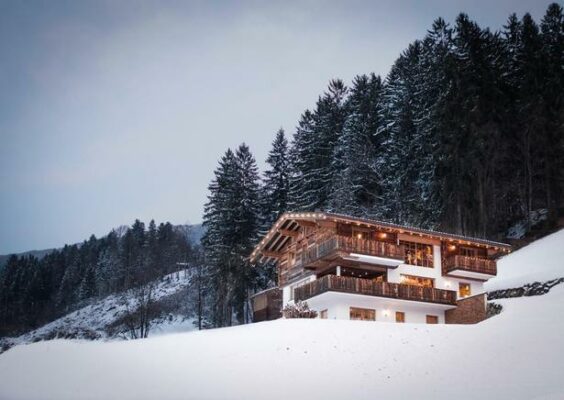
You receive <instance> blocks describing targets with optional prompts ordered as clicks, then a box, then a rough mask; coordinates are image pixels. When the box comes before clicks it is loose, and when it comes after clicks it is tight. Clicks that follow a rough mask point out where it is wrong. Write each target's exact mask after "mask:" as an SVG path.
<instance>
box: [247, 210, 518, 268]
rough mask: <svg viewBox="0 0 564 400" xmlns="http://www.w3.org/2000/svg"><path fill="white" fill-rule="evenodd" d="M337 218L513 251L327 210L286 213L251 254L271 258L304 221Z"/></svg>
mask: <svg viewBox="0 0 564 400" xmlns="http://www.w3.org/2000/svg"><path fill="white" fill-rule="evenodd" d="M324 220H325V221H333V222H343V223H348V224H355V225H358V226H362V225H364V226H368V227H373V228H377V229H384V230H389V231H395V232H399V233H408V234H417V235H419V236H422V237H428V238H433V239H439V240H448V241H452V242H458V243H461V244H472V245H477V246H482V247H486V248H492V249H496V250H497V251H500V252H505V253H507V252H509V251H510V250H511V245H509V244H507V243H501V242H495V241H492V240H487V239H480V238H474V237H468V236H463V235H457V234H454V233H447V232H440V231H433V230H430V229H422V228H416V227H413V226H407V225H398V224H393V223H390V222H384V221H377V220H372V219H367V218H359V217H352V216H350V215H344V214H336V213H327V212H287V213H284V214H283V215H282V216H281V217H280V218H278V221H276V223H275V224H274V225H273V226H272V228H270V230H269V231H268V232H267V234H266V235H265V236H264V238H263V239H262V240H261V241H260V243H259V244H258V245H257V246H256V247H255V249H254V250H253V252H252V254H251V260H255V259H256V258H257V257H258V256H259V254H262V255H263V256H264V257H267V258H268V257H269V256H268V254H269V253H271V252H276V251H278V250H280V249H281V248H283V247H284V246H285V244H286V243H287V242H288V240H289V239H290V238H291V237H292V236H294V234H297V232H298V231H299V227H300V222H302V221H310V222H319V221H324Z"/></svg>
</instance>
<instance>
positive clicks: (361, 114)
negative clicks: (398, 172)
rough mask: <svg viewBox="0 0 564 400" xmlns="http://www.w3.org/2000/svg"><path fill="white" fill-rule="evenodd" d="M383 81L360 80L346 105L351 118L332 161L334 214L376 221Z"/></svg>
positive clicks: (357, 80) (369, 78) (379, 193)
mask: <svg viewBox="0 0 564 400" xmlns="http://www.w3.org/2000/svg"><path fill="white" fill-rule="evenodd" d="M382 90H383V86H382V81H381V79H380V77H377V76H375V75H374V74H371V75H370V76H367V75H362V76H357V77H356V78H355V79H354V81H353V87H352V89H351V91H350V97H349V98H348V101H347V105H346V108H347V111H348V116H347V118H346V120H345V122H344V127H343V132H342V134H341V135H340V137H339V138H338V141H337V145H336V146H335V148H334V154H333V159H332V169H333V183H332V186H331V188H332V189H331V192H330V200H329V204H330V209H331V210H332V211H334V212H338V213H344V214H350V215H356V216H364V217H377V216H380V215H381V212H380V210H379V208H378V206H379V199H380V196H381V194H382V190H381V186H380V180H381V178H382V177H381V175H380V171H379V169H378V168H377V165H376V158H377V156H378V155H379V154H380V153H381V152H382V143H381V140H380V137H379V136H378V134H379V132H380V131H381V130H382V128H383V121H382V118H381V117H382V109H381V108H382V102H383V99H382Z"/></svg>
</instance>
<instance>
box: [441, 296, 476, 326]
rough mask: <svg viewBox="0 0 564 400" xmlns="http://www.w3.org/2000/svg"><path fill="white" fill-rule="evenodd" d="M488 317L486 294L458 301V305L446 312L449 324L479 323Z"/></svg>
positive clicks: (446, 319)
mask: <svg viewBox="0 0 564 400" xmlns="http://www.w3.org/2000/svg"><path fill="white" fill-rule="evenodd" d="M485 319H486V294H485V293H482V294H478V295H476V296H472V297H467V298H465V299H461V300H458V301H457V307H456V308H455V309H452V310H447V311H446V312H445V323H447V324H477V323H478V322H480V321H483V320H485Z"/></svg>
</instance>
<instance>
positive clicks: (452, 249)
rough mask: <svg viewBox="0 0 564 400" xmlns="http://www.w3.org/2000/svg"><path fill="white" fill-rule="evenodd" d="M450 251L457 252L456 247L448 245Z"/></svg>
mask: <svg viewBox="0 0 564 400" xmlns="http://www.w3.org/2000/svg"><path fill="white" fill-rule="evenodd" d="M448 250H449V251H454V250H456V245H454V244H449V245H448Z"/></svg>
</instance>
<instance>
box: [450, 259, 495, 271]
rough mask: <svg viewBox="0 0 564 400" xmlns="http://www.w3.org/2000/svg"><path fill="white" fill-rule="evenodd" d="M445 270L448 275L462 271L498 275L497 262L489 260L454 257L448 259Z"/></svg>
mask: <svg viewBox="0 0 564 400" xmlns="http://www.w3.org/2000/svg"><path fill="white" fill-rule="evenodd" d="M445 268H446V271H447V273H448V272H451V271H453V270H457V269H460V270H463V271H469V272H477V273H480V274H487V275H497V264H496V262H495V261H494V260H488V259H487V258H478V257H467V256H459V255H453V256H449V257H447V258H446V260H445Z"/></svg>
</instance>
